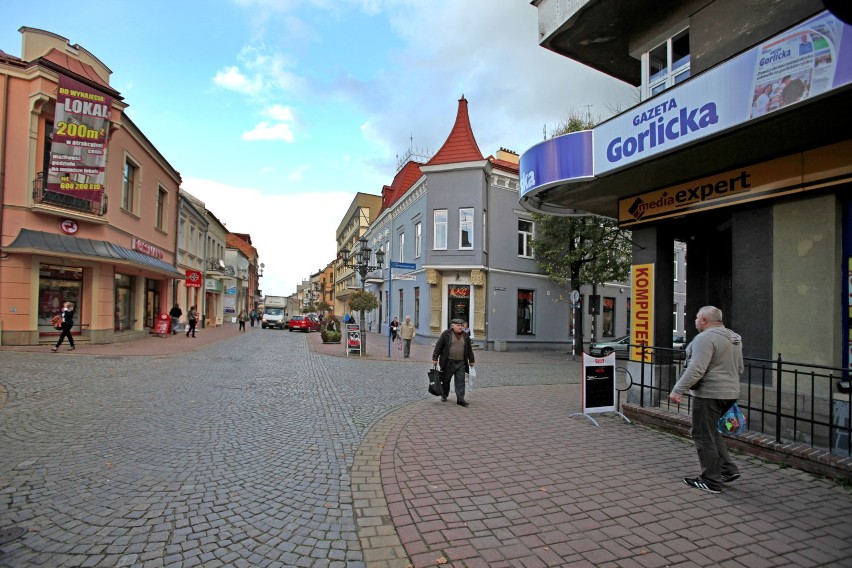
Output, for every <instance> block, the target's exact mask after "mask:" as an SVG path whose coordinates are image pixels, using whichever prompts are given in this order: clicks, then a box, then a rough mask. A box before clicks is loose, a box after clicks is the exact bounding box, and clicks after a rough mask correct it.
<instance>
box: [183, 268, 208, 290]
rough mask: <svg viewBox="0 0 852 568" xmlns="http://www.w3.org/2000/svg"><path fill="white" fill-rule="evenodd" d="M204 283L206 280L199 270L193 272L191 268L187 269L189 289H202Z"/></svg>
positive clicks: (187, 285)
mask: <svg viewBox="0 0 852 568" xmlns="http://www.w3.org/2000/svg"><path fill="white" fill-rule="evenodd" d="M202 282H204V278H203V276H202V274H201V272H199V271H198V270H193V269H191V268H187V269H186V287H187V288H201V286H202Z"/></svg>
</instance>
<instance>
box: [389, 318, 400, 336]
mask: <svg viewBox="0 0 852 568" xmlns="http://www.w3.org/2000/svg"><path fill="white" fill-rule="evenodd" d="M398 331H399V320H398V319H396V318H393V321H392V322H391V323H390V332H391V341H392V342H395V341H396V335H397V332H398Z"/></svg>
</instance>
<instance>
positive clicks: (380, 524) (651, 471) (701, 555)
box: [0, 328, 852, 568]
mask: <svg viewBox="0 0 852 568" xmlns="http://www.w3.org/2000/svg"><path fill="white" fill-rule="evenodd" d="M215 333H219V334H220V335H221V337H219V338H218V339H216V338H213V337H212V336H213V335H215ZM215 333H214V332H213V331H212V330H211V331H209V332H208V331H206V330H202V331H201V332H200V335H201V337H205V334H207V338H208V341H209V342H207V343H205V342H203V341H201V340H199V341H198V342H192V340H187V341H189V342H187V341H183V343H180V341H182V340H183V339H184V338H180V337H176V338H173V339H153V338H149V339H145V340H144V341H147V342H149V343H144V344H141V343H140V345H141V347H140V346H138V345H137V346H136V347H133V346H121V345H118V344H117V345H115V346H87V345H81V346H80V347H78V350H77V351H76V352H75V353H73V354H69V353H59V354H53V353H50V352H45V349H41V350H40V352H32V351H33V350H26V349H24V350H7V349H5V348H4V349H3V350H2V351H0V359H2V366H3V377H2V379H0V386H2V387H3V388H4V389H5V390H6V393H5V404H3V403H2V400H3V397H0V447H2V452H0V529H2V528H5V527H10V526H16V527H23V528H25V529H26V530H27V533H26V534H25V535H24V536H23V537H22V538H19V539H17V540H14V541H12V542H9V543H7V544H4V545H0V566H2V567H15V568H18V567H25V566H26V567H28V566H38V565H40V566H51V567H53V566H56V567H60V566H62V567H65V566H69V567H70V566H103V567H115V566H134V567H136V566H138V567H146V568H148V567H159V566H174V567H191V566H205V567H207V566H210V567H218V566H246V567H248V566H252V567H254V566H269V567H292V566H304V567H326V566H328V567H337V566H340V567H342V566H349V567H361V566H370V567H395V566H399V567H406V566H417V567H420V566H435V565H441V564H445V565H447V566H456V567H462V566H466V567H474V566H492V567H515V566H517V567H521V566H524V567H527V566H604V567H609V568H628V567H631V566H646V567H651V566H667V565H671V566H684V567H686V566H715V565H721V566H842V565H843V564H844V563H845V562H846V561H847V560H848V558H849V556H850V554H852V540H850V534H852V531H850V529H849V525H848V523H847V522H846V521H845V520H844V519H845V516H847V515H848V511H849V510H850V507H852V494H850V491H849V490H848V488H844V487H841V486H839V485H836V484H833V483H830V482H827V481H824V480H820V479H817V478H815V477H813V476H810V475H807V474H803V473H801V472H797V471H795V470H784V469H781V468H778V467H774V466H772V465H771V464H766V463H764V462H761V461H759V460H756V459H753V458H747V457H744V456H738V458H737V459H738V460H740V463H741V468H742V472H743V479H742V480H741V482H739V483H738V484H737V485H735V486H733V487H732V488H731V489H730V491H728V490H727V488H726V491H725V492H724V493H723V494H721V495H712V496H711V495H707V494H704V493H700V492H697V493H696V492H694V490H691V489H689V488H688V487H686V486H685V485H684V484H683V483H682V482H681V481H680V478H679V476H682V475H687V474H690V473H693V471H694V470H695V468H696V467H697V464H696V459H695V452H694V449H693V448H692V446H691V443H689V441H684V440H680V439H677V438H673V437H671V436H668V435H665V434H661V433H658V432H655V431H653V430H649V429H647V428H642V427H637V426H632V425H627V424H624V423H623V422H622V421H621V420H620V419H617V418H615V417H613V416H609V417H604V416H601V417H600V418H598V420H599V422H600V424H601V426H600V428H595V427H594V426H593V425H592V424H591V423H590V422H589V421H587V420H583V419H582V417H575V418H570V413H571V412H576V411H578V410H579V398H578V397H579V392H580V391H579V385H578V375H579V368H578V364H577V363H573V362H570V361H569V358H567V357H566V356H564V354H556V353H539V354H536V353H521V354H512V353H493V352H484V353H477V369H478V370H479V376H478V377H477V383H478V384H477V388H476V389H475V390H474V391H473V392H472V393H471V394H470V395H469V398H470V401H471V407H470V408H467V409H463V408H461V407H458V406H457V405H455V404H453V401H454V399H453V398H451V399H450V401H449V402H448V403H445V404H442V403H441V402H439V401H438V400H437V399H435V398H432V397H430V396H429V395H428V394H427V393H426V382H427V381H426V369H427V368H428V365H429V364H428V363H427V361H428V359H429V358H430V356H431V347H430V346H428V345H416V346H415V349H413V351H412V359H411V360H407V361H404V360H402V359H401V358H400V355H399V354H397V353H392V356H393V357H394V358H395V359H388V358H387V357H384V356H382V353H381V351H380V350H379V351H377V355H376V356H375V357H370V358H366V359H358V358H355V357H343V356H340V355H341V353H340V352H339V346H334V347H333V349H335V350H337V351H336V353H337V356H333V354H329V353H331V351H329V349H331V348H328V347H327V346H321V344H319V341H318V340H319V334H310V335H306V334H293V333H286V332H275V331H271V330H268V331H261V330H259V329H257V328H253V329H250V330H249V332H248V333H245V334H235V333H231V332H230V331H228V330H225V331H217V332H215ZM213 339H216V340H215V341H214V340H213ZM370 340H371V341H374V342H375V341H376V340H379V341H380V338H378V337H373V336H371V338H370ZM166 345H168V346H169V348H170V349H171V350H172V351H173V352H174V353H173V354H162V355H156V354H153V353H156V351H157V349H159V350H161V351H167V350H168V349H165V348H164V346H166ZM374 345H376V347H377V348H378V347H379V346H380V344H379V343H374ZM182 346H184V347H182ZM186 346H191V347H186ZM134 349H135V351H134ZM146 349H147V351H146ZM323 349H326V352H325V353H324V352H323ZM111 350H112V352H114V353H121V352H134V353H136V355H115V354H110V351H111ZM181 351H183V352H181ZM143 352H144V353H147V355H144V356H143V354H144V353H143ZM495 387H499V388H495Z"/></svg>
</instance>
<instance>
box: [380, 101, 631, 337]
mask: <svg viewBox="0 0 852 568" xmlns="http://www.w3.org/2000/svg"><path fill="white" fill-rule="evenodd" d="M518 191H519V176H518V156H517V154H515V153H513V152H511V151H508V150H505V149H501V150H500V151H498V152H497V155H496V156H489V157H487V158H486V157H484V156H483V155H482V153H481V152H480V150H479V147H478V145H477V143H476V139H475V137H474V135H473V131H472V129H471V125H470V118H469V114H468V101H467V100H466V99H465V98H464V97H462V99H460V100H459V105H458V112H457V115H456V119H455V124H454V125H453V127H452V130H451V132H450V134H449V136H448V137H447V140H446V141H445V143H444V144H443V146H441V148H440V149H439V150H438V151H437V152H436V153H435V154H434V155H433V156H432V157H431V158H430V159H428V160H427V161H425V162H423V163H421V162H418V161H414V160H409V161H408V162H407V163H406V164H405V165H403V166H402V167H401V168H400V170H399V171H398V172H397V174H396V176H395V177H394V180H393V182H392V183H391V185H389V186H386V187H385V188H384V189H383V192H382V193H383V203H384V209H383V211H382V213H381V214H380V215H379V217H378V218H377V219H376V220H375V221H374V222H373V223H372V224H371V226H370V228H369V230H368V231H367V233H366V234H365V237H366V238H367V242H368V245H369V247H370V249H371V250H372V252H373V262H372V264H375V251H377V250H382V251H384V254H385V264H384V266H383V268H382V269H381V270H377V271H374V272H373V273H371V274H369V275H368V278H367V283H368V284H370V285H371V289H372V290H373V291H374V292H375V293H376V294H377V296H378V299H379V308H378V309H377V310H375V311H374V312H373V313H371V314H367V317H366V322H367V327H368V329H370V330H372V331H379V332H381V333H387V323H388V321H390V320H391V319H392V318H394V317H397V318H399V319H400V321H402V319H403V318H405V316H411V318H412V321H413V323H414V325H415V327H416V328H417V334H418V340H419V341H426V342H431V341H434V340H435V338H437V336H438V335H439V334H440V333H441V332H442V331H443V330H444V329H447V327H448V326H449V323H450V320H452V319H454V318H460V319H462V320H465V321H467V322H468V324H469V328H470V330H471V337H472V339H473V341H474V343H476V344H477V345H480V346H482V347H486V348H489V349H523V348H548V347H549V348H562V347H564V346H566V345H567V344H569V343H570V341H571V339H570V337H571V336H570V333H571V331H570V327H571V325H570V324H571V304H570V302H569V292H570V290H569V289H568V288H567V287H565V286H561V285H560V284H558V283H557V282H555V281H553V280H551V279H549V278H548V277H547V276H546V275H544V274H543V273H541V271H540V270H539V268H538V264H537V262H536V260H535V255H534V251H533V249H532V246H531V245H532V238H533V236H534V235H535V223H534V222H533V219H532V216H531V214H530V213H529V212H528V211H525V210H524V209H522V208H520V207H519V206H518V197H519V194H518ZM624 309H626V305H625V306H624ZM589 325H591V323H590V324H589Z"/></svg>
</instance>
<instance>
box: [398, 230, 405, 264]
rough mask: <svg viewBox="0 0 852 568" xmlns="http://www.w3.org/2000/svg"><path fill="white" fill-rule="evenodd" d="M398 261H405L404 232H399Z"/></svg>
mask: <svg viewBox="0 0 852 568" xmlns="http://www.w3.org/2000/svg"><path fill="white" fill-rule="evenodd" d="M399 262H405V233H400V234H399Z"/></svg>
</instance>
